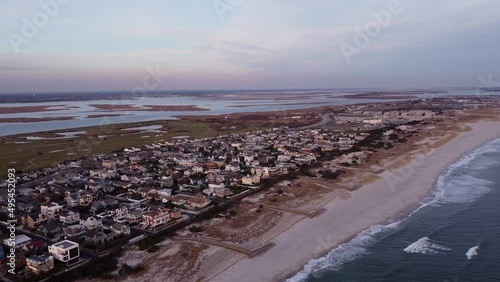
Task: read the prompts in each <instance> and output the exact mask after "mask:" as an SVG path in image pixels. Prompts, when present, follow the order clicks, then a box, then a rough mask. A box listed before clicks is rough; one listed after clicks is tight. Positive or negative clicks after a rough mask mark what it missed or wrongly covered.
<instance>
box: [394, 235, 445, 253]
mask: <svg viewBox="0 0 500 282" xmlns="http://www.w3.org/2000/svg"><path fill="white" fill-rule="evenodd" d="M449 250H450V249H449V248H446V247H443V246H440V245H438V244H436V243H433V242H432V240H431V239H429V238H428V237H422V238H420V239H418V241H416V242H414V243H412V244H410V245H409V246H408V247H406V248H405V249H404V251H405V252H407V253H411V254H425V255H432V254H442V253H443V252H444V251H449Z"/></svg>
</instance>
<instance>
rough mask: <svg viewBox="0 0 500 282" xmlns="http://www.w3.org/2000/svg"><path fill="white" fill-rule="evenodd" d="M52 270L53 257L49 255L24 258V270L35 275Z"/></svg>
mask: <svg viewBox="0 0 500 282" xmlns="http://www.w3.org/2000/svg"><path fill="white" fill-rule="evenodd" d="M53 268H54V257H53V256H51V255H46V254H44V255H40V256H37V255H34V256H30V257H28V258H26V270H27V271H31V272H33V273H35V274H40V273H42V272H47V271H50V270H51V269H53Z"/></svg>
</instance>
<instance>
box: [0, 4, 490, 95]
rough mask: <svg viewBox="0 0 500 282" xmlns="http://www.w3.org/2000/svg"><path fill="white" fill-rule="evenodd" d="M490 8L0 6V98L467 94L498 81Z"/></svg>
mask: <svg viewBox="0 0 500 282" xmlns="http://www.w3.org/2000/svg"><path fill="white" fill-rule="evenodd" d="M499 11H500V1H497V0H349V1H340V0H150V1H136V0H108V1H102V0H38V1H28V0H0V34H2V37H1V38H0V92H31V91H32V92H47V91H56V92H58V91H106V90H130V89H139V88H141V87H143V88H145V89H147V90H174V89H182V90H190V89H297V88H301V89H303V88H361V87H362V88H371V87H373V88H426V87H463V86H468V87H475V86H477V84H478V83H479V80H478V77H480V76H483V77H488V76H490V77H491V76H492V77H495V78H500V69H499V67H498V66H499V65H500V64H499V63H500V52H498V50H499V46H500V36H498V32H499V31H500V17H498V12H499ZM151 70H153V72H154V74H152V73H151ZM496 80H499V81H500V79H496ZM138 87H139V88H138Z"/></svg>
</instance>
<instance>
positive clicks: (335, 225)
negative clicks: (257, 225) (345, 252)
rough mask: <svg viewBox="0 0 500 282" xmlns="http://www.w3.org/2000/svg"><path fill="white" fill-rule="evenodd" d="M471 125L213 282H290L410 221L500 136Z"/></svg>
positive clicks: (485, 124)
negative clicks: (444, 181)
mask: <svg viewBox="0 0 500 282" xmlns="http://www.w3.org/2000/svg"><path fill="white" fill-rule="evenodd" d="M466 124H467V125H469V126H470V127H471V128H472V130H471V131H467V132H460V133H459V134H458V135H457V136H455V137H454V138H453V139H452V140H450V141H449V142H447V143H446V144H444V145H442V146H440V147H438V148H433V149H432V150H430V151H428V152H425V153H418V154H415V155H413V156H412V161H411V162H410V163H408V164H406V165H404V166H402V167H400V168H397V169H394V170H392V171H384V172H383V173H381V174H380V176H381V178H380V179H378V180H376V181H374V182H372V183H370V184H368V185H365V186H364V187H362V188H360V189H358V190H356V191H353V192H351V196H352V197H351V198H350V199H348V200H339V199H338V198H334V199H332V200H331V201H329V202H328V203H327V204H326V205H325V206H324V207H325V208H327V211H326V212H325V213H323V214H322V215H320V216H319V217H317V218H313V219H308V220H306V221H300V222H298V223H297V224H295V225H294V226H292V227H290V228H289V229H288V230H287V231H286V232H283V233H282V234H280V235H278V236H277V237H276V238H274V239H273V240H272V241H274V242H275V243H276V246H275V247H274V248H272V249H271V250H269V251H268V252H267V253H265V254H263V255H262V256H261V257H257V258H254V259H251V260H247V259H242V260H239V261H238V262H236V263H235V264H233V265H232V266H230V267H228V268H227V269H225V270H224V271H222V272H220V273H219V274H217V275H216V276H215V277H212V278H211V281H234V280H235V279H237V280H238V281H240V282H243V281H284V280H286V279H289V278H291V277H294V276H296V275H298V274H299V273H300V272H302V271H303V270H304V267H305V266H307V265H308V264H309V262H311V261H312V260H314V259H315V258H318V259H321V258H323V257H325V256H326V255H327V254H328V253H330V252H331V251H332V250H334V249H336V248H337V247H338V246H340V245H342V244H344V243H348V242H351V241H352V240H353V239H355V238H357V237H358V236H359V235H360V234H361V233H362V232H363V231H365V230H368V229H369V228H371V227H373V226H377V225H382V226H385V225H388V224H390V223H391V222H393V220H395V219H398V218H399V219H403V218H406V217H408V215H410V214H412V213H413V212H416V211H417V210H418V209H420V207H421V206H422V204H420V205H419V203H420V201H421V200H422V199H425V198H426V197H429V196H431V195H432V194H431V192H432V190H433V189H436V183H437V181H438V180H439V177H440V176H441V175H443V174H445V173H446V172H447V171H448V169H449V167H450V165H452V164H454V163H456V162H457V161H459V160H460V159H461V158H463V157H464V156H466V155H468V154H470V153H472V152H473V151H474V150H476V149H477V148H479V147H481V146H484V145H486V144H487V143H490V142H493V141H494V140H496V139H499V138H500V127H498V124H499V123H498V121H489V120H481V121H479V122H473V123H471V122H468V123H466ZM424 205H425V204H424ZM311 230H316V231H314V232H310V231H311ZM290 254H301V255H290ZM304 274H305V273H304Z"/></svg>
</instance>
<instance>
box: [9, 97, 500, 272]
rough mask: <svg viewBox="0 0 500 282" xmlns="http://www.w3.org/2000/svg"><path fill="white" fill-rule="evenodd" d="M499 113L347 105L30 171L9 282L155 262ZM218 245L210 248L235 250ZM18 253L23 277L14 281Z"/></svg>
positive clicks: (446, 104)
mask: <svg viewBox="0 0 500 282" xmlns="http://www.w3.org/2000/svg"><path fill="white" fill-rule="evenodd" d="M498 105H499V101H498V99H497V98H496V97H494V96H481V97H444V98H439V99H434V100H430V101H428V100H425V99H421V100H414V101H411V102H408V101H405V102H393V103H379V104H376V103H375V104H359V105H349V106H341V107H336V108H334V109H332V110H331V111H329V112H326V113H321V114H316V119H317V121H318V123H316V124H314V125H309V126H300V127H293V126H276V127H271V128H266V129H259V130H255V131H249V132H241V133H227V134H223V135H219V136H215V137H206V138H188V137H186V138H178V139H175V140H174V139H171V140H163V141H159V142H155V143H152V144H143V145H141V144H138V145H137V146H133V147H128V148H123V149H122V150H119V151H114V152H110V153H107V154H98V155H94V156H91V157H84V158H79V159H72V160H67V161H65V162H61V163H59V164H58V165H57V166H54V167H47V168H43V169H39V170H34V171H23V172H22V173H20V174H18V175H16V196H15V202H16V211H15V220H16V223H17V224H16V236H15V238H8V236H9V235H8V234H7V232H6V231H4V229H2V233H0V234H1V236H2V242H3V247H0V259H1V260H2V263H1V265H0V274H1V276H3V279H6V280H7V281H37V280H42V279H46V278H48V277H51V278H50V279H56V277H64V275H65V273H66V271H67V270H75V269H79V268H84V267H86V266H88V265H91V264H92V262H93V261H94V262H95V261H99V259H103V258H108V257H110V256H113V255H114V254H115V252H117V251H118V250H122V249H125V248H126V247H127V246H130V245H139V247H141V248H143V249H144V250H146V251H147V252H151V253H153V252H155V251H156V250H157V249H158V248H159V247H158V246H157V244H158V243H160V241H161V239H163V238H165V236H169V237H173V238H175V237H176V236H179V235H176V232H178V231H179V230H182V232H184V231H186V230H187V231H186V232H188V233H191V234H193V235H192V237H196V236H197V235H196V233H199V232H200V231H202V230H203V228H204V224H205V222H206V221H207V220H209V219H212V218H221V219H225V218H235V217H238V213H237V212H236V209H235V208H234V207H235V206H236V205H238V204H239V203H241V202H242V201H243V200H244V199H246V198H248V197H251V196H252V197H253V196H255V195H263V197H264V198H265V197H268V199H264V200H262V201H261V202H259V205H258V209H257V210H259V211H260V209H262V208H264V205H265V207H269V208H271V209H284V208H283V207H281V208H280V207H278V206H275V207H273V205H274V202H275V201H274V200H275V199H276V197H277V196H276V195H280V194H286V191H284V189H282V188H278V189H277V188H276V187H279V183H282V182H285V181H291V180H294V179H297V178H298V177H301V176H307V177H310V178H313V179H314V178H316V179H332V180H335V179H337V178H339V177H341V175H342V174H344V173H346V171H348V170H349V169H351V168H352V167H356V166H358V165H361V164H363V163H364V162H366V160H367V159H369V158H370V154H371V153H372V152H374V151H377V150H391V149H392V148H393V147H395V146H397V145H398V144H400V143H405V142H407V141H408V138H410V137H411V136H412V135H415V134H417V135H418V132H419V131H422V130H425V129H426V128H432V126H433V125H434V124H435V123H439V122H441V121H443V120H449V119H456V118H457V117H456V116H457V115H456V113H457V111H463V110H467V109H473V110H477V109H482V108H490V107H497V106H498ZM289 118H290V120H292V121H293V119H301V118H302V116H300V115H291V116H290V117H289ZM291 125H293V123H291ZM0 187H1V188H2V190H0V193H1V194H0V203H1V206H2V207H3V210H1V211H0V212H1V213H0V215H1V218H0V221H2V222H4V223H5V224H4V225H5V226H7V221H8V216H7V215H8V212H9V211H8V209H7V203H8V198H9V197H8V193H7V189H6V188H7V183H2V184H0ZM359 187H360V184H358V183H352V185H351V186H350V187H347V188H348V189H350V190H356V189H358V188H359ZM269 189H274V191H276V193H273V194H272V195H270V194H269V193H268V191H269ZM288 208H299V207H293V206H292V207H288ZM321 212H322V211H321V210H317V212H316V213H314V214H311V217H315V216H318V215H320V214H321ZM184 233H185V232H184ZM181 237H182V236H181ZM198 237H199V236H198ZM198 237H196V238H198ZM190 238H191V237H190ZM202 239H203V238H202ZM198 240H200V238H198ZM214 241H215V240H212V241H209V239H207V238H205V241H204V242H205V243H207V242H208V243H212V244H219V245H221V246H223V245H224V244H226V243H227V242H224V241H223V240H219V241H218V242H214ZM272 247H273V244H271V243H270V244H267V245H265V246H262V248H258V249H255V250H253V251H252V253H251V254H250V255H249V256H250V257H252V256H258V255H261V254H262V253H264V252H266V251H267V250H268V249H270V248H272ZM11 249H13V251H11ZM11 252H14V254H15V266H14V268H15V270H16V274H15V275H14V274H12V273H10V272H8V271H7V270H8V269H9V266H8V265H7V263H8V262H7V261H8V257H7V255H8V254H9V253H11ZM124 267H125V268H126V267H128V268H131V267H130V266H122V268H124ZM129 271H132V270H130V269H129ZM110 272H111V271H107V270H106V271H105V272H104V273H102V275H103V277H105V276H106V275H109V273H110ZM103 277H101V278H103ZM61 279H62V278H61ZM49 281H56V280H49Z"/></svg>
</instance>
